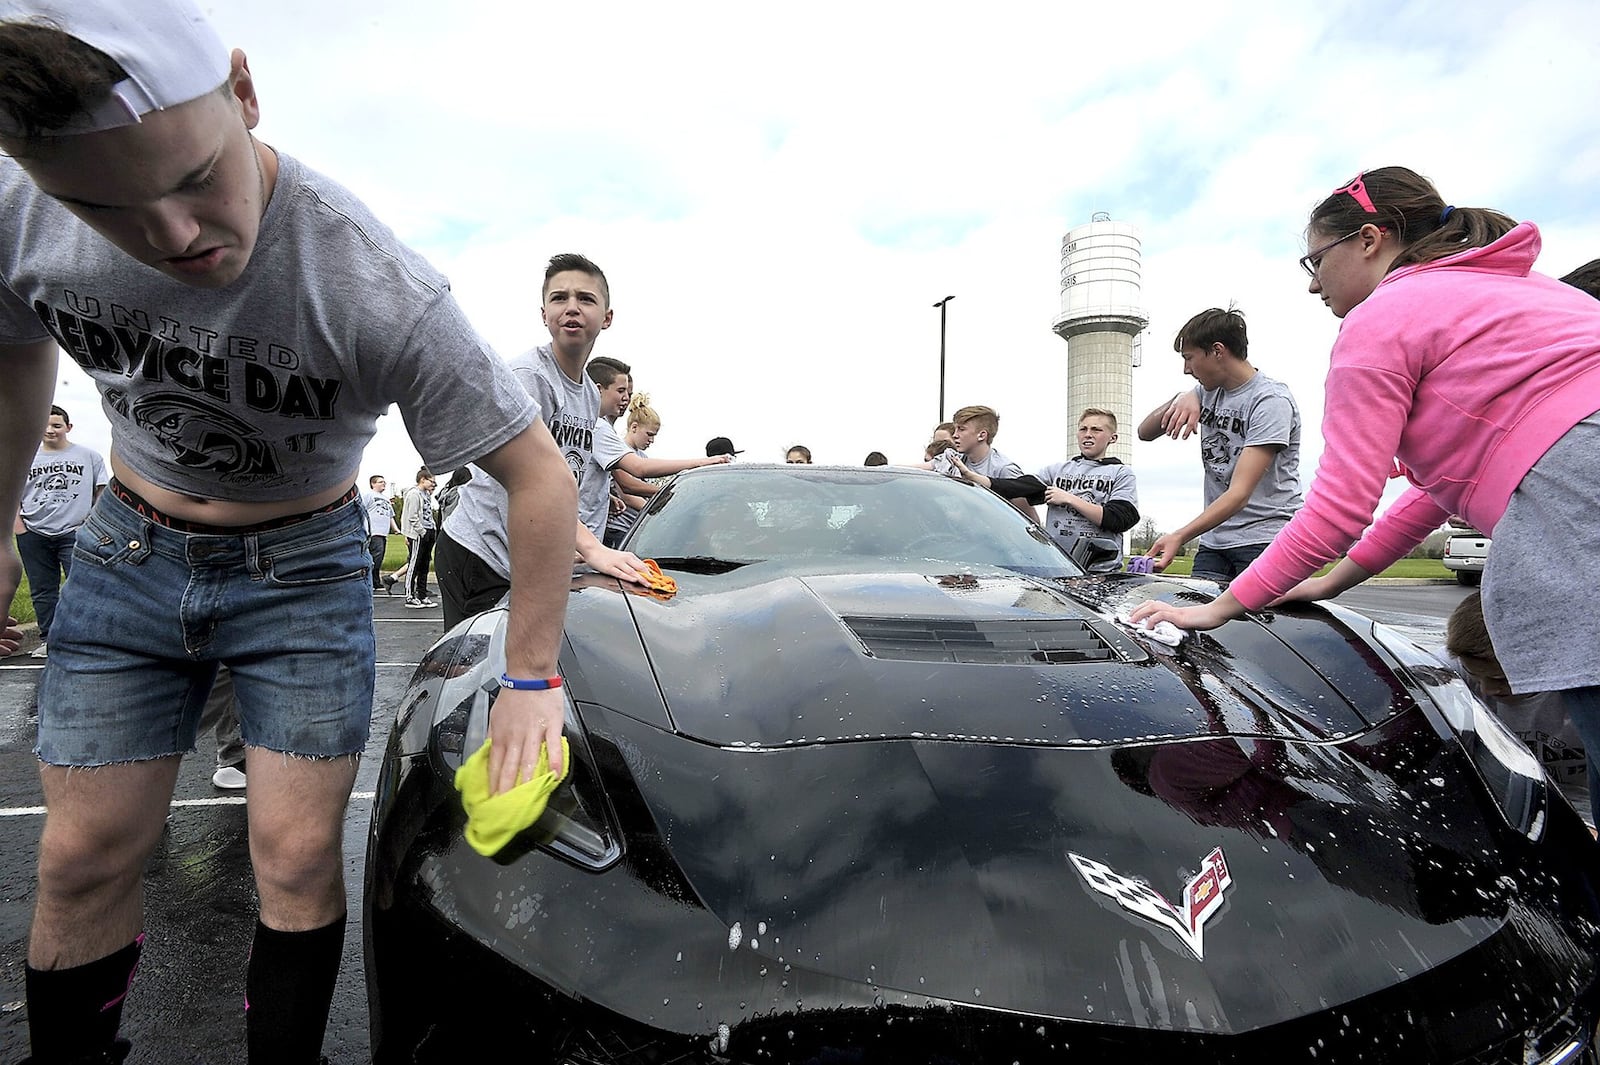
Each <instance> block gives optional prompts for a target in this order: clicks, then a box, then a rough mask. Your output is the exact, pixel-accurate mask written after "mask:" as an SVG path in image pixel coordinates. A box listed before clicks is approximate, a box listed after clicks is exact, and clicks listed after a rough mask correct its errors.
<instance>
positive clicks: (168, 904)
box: [0, 596, 443, 1065]
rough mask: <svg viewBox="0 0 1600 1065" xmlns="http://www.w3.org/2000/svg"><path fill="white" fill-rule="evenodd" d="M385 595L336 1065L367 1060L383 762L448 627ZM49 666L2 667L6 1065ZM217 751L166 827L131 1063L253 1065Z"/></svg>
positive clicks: (333, 1038) (350, 853)
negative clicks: (369, 936) (370, 892)
mask: <svg viewBox="0 0 1600 1065" xmlns="http://www.w3.org/2000/svg"><path fill="white" fill-rule="evenodd" d="M404 602H405V601H404V599H403V598H401V597H399V596H396V597H393V598H389V597H382V596H380V597H377V598H375V599H374V600H373V603H374V608H375V609H374V613H375V615H376V618H375V625H376V628H377V636H378V685H377V699H376V701H375V704H374V708H373V718H372V736H371V738H370V740H369V741H368V744H367V757H366V758H364V759H363V760H362V764H361V769H360V772H359V773H358V774H357V776H356V785H355V794H354V795H353V797H352V798H351V800H350V807H349V810H348V811H347V812H346V814H345V847H344V852H345V883H346V890H347V892H348V895H349V899H350V925H349V929H348V931H347V932H346V934H345V951H344V961H343V964H342V966H341V968H340V973H339V983H338V987H337V990H336V991H335V999H334V1005H333V1012H332V1015H331V1017H330V1019H329V1023H328V1037H327V1041H326V1043H325V1045H324V1052H325V1053H326V1054H327V1056H328V1059H329V1061H330V1062H332V1063H333V1065H357V1063H360V1062H366V1061H368V1060H369V1058H370V1055H369V1054H368V1051H367V999H366V985H365V982H364V979H363V976H362V960H361V923H360V918H361V874H362V868H363V864H364V859H365V854H364V851H365V847H366V831H367V820H368V817H369V816H370V814H371V809H372V807H371V801H372V789H373V785H374V782H375V780H376V778H377V774H378V761H379V758H380V757H381V756H382V753H383V748H384V745H385V744H386V743H387V742H388V738H389V727H390V725H391V724H392V722H393V719H394V711H395V707H396V704H397V702H398V700H399V698H400V695H401V693H402V692H403V691H404V689H405V686H406V683H407V682H408V681H409V680H410V678H411V673H412V670H413V669H414V668H415V667H416V663H417V660H418V659H420V658H421V657H422V653H423V652H424V651H425V650H426V649H427V648H428V646H429V645H430V644H432V643H433V641H434V640H436V639H438V637H439V635H440V634H441V631H442V626H443V623H442V620H441V615H440V612H439V610H438V608H433V609H424V610H408V609H406V608H405V606H404ZM42 668H43V663H41V662H38V661H36V660H34V659H31V658H29V657H27V656H26V655H19V656H14V657H12V658H8V659H4V660H0V1062H5V1063H10V1062H14V1061H17V1060H19V1059H20V1058H22V1057H23V1056H25V1055H26V1054H27V1050H28V1031H27V1019H26V1010H25V1009H24V1007H23V979H24V978H23V962H24V960H25V958H26V956H27V936H28V923H29V920H30V917H31V914H32V910H33V866H34V858H35V855H36V853H37V845H38V840H39V828H40V825H41V823H42V820H43V815H44V810H43V807H42V805H41V803H42V802H43V799H42V797H41V794H40V790H39V774H38V769H37V762H36V761H35V760H34V757H33V743H34V733H35V729H36V709H35V701H34V692H35V691H36V689H37V687H38V683H39V675H40V673H41V671H42ZM213 768H214V748H213V747H212V745H211V742H210V738H209V737H201V739H200V746H199V749H198V751H197V752H196V753H195V754H194V755H192V756H190V757H189V758H186V759H184V763H183V767H182V769H181V770H180V772H179V775H178V786H177V792H176V795H175V796H174V801H173V805H172V812H171V814H170V815H169V816H168V818H167V831H166V835H165V837H164V838H163V840H162V842H161V845H160V846H159V847H158V849H157V852H156V854H155V856H154V857H153V858H152V859H151V862H150V867H149V870H148V872H147V875H146V880H145V884H146V909H145V933H146V938H145V948H144V955H143V958H142V960H141V961H140V965H139V976H138V979H137V980H136V981H135V982H134V987H133V991H132V993H131V994H130V995H129V997H128V1003H127V1006H126V1009H125V1010H124V1013H123V1034H124V1035H126V1036H127V1037H129V1038H130V1039H132V1040H133V1043H134V1051H133V1055H132V1056H131V1057H130V1058H129V1059H128V1060H129V1062H130V1063H133V1065H156V1063H161V1065H189V1063H205V1065H243V1063H244V1060H245V1052H244V1012H243V1004H244V965H245V955H246V952H247V951H248V949H249V946H250V937H251V933H252V931H253V930H254V928H255V918H256V903H255V888H254V885H253V882H252V880H251V877H250V859H249V853H248V845H247V842H246V836H245V807H244V802H245V800H244V797H243V796H242V795H241V794H239V793H236V792H224V791H219V790H218V789H216V788H213V787H212V786H211V771H212V769H213Z"/></svg>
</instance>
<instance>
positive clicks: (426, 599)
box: [422, 595, 439, 606]
mask: <svg viewBox="0 0 1600 1065" xmlns="http://www.w3.org/2000/svg"><path fill="white" fill-rule="evenodd" d="M422 605H423V606H438V605H439V603H438V601H437V600H435V599H433V598H432V597H431V596H426V595H425V596H423V597H422Z"/></svg>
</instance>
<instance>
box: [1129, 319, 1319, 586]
mask: <svg viewBox="0 0 1600 1065" xmlns="http://www.w3.org/2000/svg"><path fill="white" fill-rule="evenodd" d="M1172 348H1173V350H1174V351H1176V352H1178V353H1179V354H1180V355H1182V356H1183V372H1184V373H1186V374H1188V375H1189V376H1190V377H1193V378H1194V379H1195V380H1196V381H1197V382H1199V383H1198V384H1197V385H1196V386H1195V387H1194V389H1193V390H1191V391H1189V392H1180V393H1179V394H1178V395H1176V396H1174V397H1173V398H1172V399H1170V400H1168V401H1167V402H1166V403H1163V404H1162V405H1161V406H1159V407H1157V408H1156V409H1155V410H1153V411H1151V412H1150V413H1149V414H1147V415H1145V418H1144V420H1143V421H1142V422H1140V423H1139V439H1140V440H1154V439H1156V438H1157V437H1159V436H1162V435H1164V434H1165V435H1169V436H1174V437H1176V436H1179V435H1182V436H1188V435H1189V432H1190V431H1191V430H1192V429H1193V428H1194V426H1195V425H1196V424H1198V426H1199V429H1198V431H1199V433H1200V463H1201V467H1202V469H1203V470H1204V473H1205V485H1204V489H1205V493H1204V494H1205V509H1203V510H1202V511H1201V512H1200V513H1199V514H1198V515H1196V516H1195V517H1194V518H1192V519H1191V520H1189V521H1188V522H1186V523H1184V525H1183V526H1182V527H1180V528H1179V529H1177V530H1176V531H1175V532H1170V533H1167V534H1166V535H1165V536H1162V537H1160V538H1158V539H1157V540H1156V542H1155V543H1154V544H1152V545H1151V546H1150V550H1149V552H1148V554H1149V555H1150V556H1151V557H1152V558H1154V559H1155V560H1156V562H1155V566H1156V568H1157V569H1165V568H1166V567H1167V565H1168V564H1169V563H1170V562H1171V561H1172V560H1173V558H1175V557H1176V556H1177V554H1178V552H1179V551H1180V550H1181V549H1182V548H1183V545H1184V544H1185V543H1187V542H1189V541H1190V540H1192V539H1194V538H1195V537H1197V536H1198V537H1199V538H1200V549H1199V551H1198V552H1196V554H1195V559H1194V569H1193V575H1194V576H1196V577H1204V578H1206V579H1208V580H1213V581H1216V582H1217V583H1218V584H1221V585H1224V586H1226V585H1227V584H1228V582H1230V581H1232V580H1233V578H1235V577H1237V576H1238V575H1239V574H1241V573H1243V572H1244V570H1245V567H1246V566H1248V565H1250V563H1251V562H1252V561H1254V560H1255V559H1256V557H1257V556H1259V555H1260V554H1261V552H1263V551H1265V550H1266V549H1267V545H1268V544H1270V543H1271V542H1272V538H1273V537H1274V536H1276V535H1277V534H1278V530H1279V529H1282V528H1283V527H1284V526H1285V525H1287V524H1289V519H1290V518H1291V517H1293V516H1294V512H1295V511H1297V510H1299V509H1300V505H1301V503H1302V502H1303V500H1302V499H1301V496H1300V409H1299V407H1297V406H1296V405H1295V402H1294V397H1293V396H1292V395H1290V394H1289V389H1288V386H1286V385H1284V384H1283V382H1281V381H1275V380H1273V379H1272V378H1270V377H1268V376H1267V375H1266V374H1263V373H1261V372H1259V371H1258V370H1257V369H1256V368H1255V367H1254V366H1252V365H1250V362H1249V360H1248V358H1247V352H1248V350H1249V340H1248V338H1247V336H1246V333H1245V325H1244V316H1243V315H1242V314H1240V313H1239V312H1238V311H1236V310H1226V311H1224V310H1220V309H1218V308H1215V307H1213V308H1211V309H1210V310H1205V311H1201V312H1200V313H1199V314H1197V315H1195V316H1194V317H1193V318H1191V319H1189V321H1188V322H1187V323H1185V324H1184V327H1183V328H1182V329H1181V330H1179V332H1178V335H1177V337H1176V339H1174V340H1173V343H1172Z"/></svg>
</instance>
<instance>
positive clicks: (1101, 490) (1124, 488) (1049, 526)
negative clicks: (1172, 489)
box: [1034, 455, 1139, 573]
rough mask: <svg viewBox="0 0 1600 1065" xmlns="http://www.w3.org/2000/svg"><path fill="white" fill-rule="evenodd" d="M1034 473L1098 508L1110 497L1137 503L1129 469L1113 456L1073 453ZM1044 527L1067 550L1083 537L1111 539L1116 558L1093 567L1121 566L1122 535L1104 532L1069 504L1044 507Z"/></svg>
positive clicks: (1104, 569) (1108, 570)
mask: <svg viewBox="0 0 1600 1065" xmlns="http://www.w3.org/2000/svg"><path fill="white" fill-rule="evenodd" d="M1034 476H1035V477H1038V478H1039V480H1041V481H1043V482H1044V484H1045V487H1047V488H1051V487H1053V488H1059V489H1061V490H1062V491H1063V492H1071V493H1072V494H1073V495H1075V496H1080V497H1082V498H1083V499H1087V500H1088V501H1089V502H1091V503H1095V504H1097V505H1099V506H1102V507H1103V506H1105V505H1106V504H1107V503H1110V502H1111V501H1112V500H1122V501H1123V502H1126V503H1129V504H1132V505H1133V506H1135V507H1137V506H1138V505H1139V491H1138V487H1137V485H1136V483H1135V481H1134V477H1133V470H1132V469H1130V468H1129V467H1127V466H1125V465H1123V464H1122V462H1121V461H1119V460H1117V459H1086V458H1084V457H1083V456H1082V455H1074V456H1072V457H1071V458H1070V459H1067V461H1065V462H1057V463H1054V464H1052V465H1049V466H1046V467H1044V469H1042V470H1040V471H1039V472H1038V473H1036V474H1034ZM1044 527H1045V531H1046V532H1048V533H1049V534H1050V537H1051V539H1053V540H1055V542H1056V543H1058V544H1060V545H1061V549H1062V550H1063V551H1066V552H1068V553H1071V551H1072V548H1073V546H1074V545H1076V544H1077V542H1078V541H1079V540H1081V539H1083V538H1084V537H1086V536H1096V537H1103V538H1107V539H1111V540H1115V541H1116V543H1117V557H1116V558H1115V559H1111V560H1107V561H1106V562H1103V563H1100V564H1099V565H1097V566H1095V567H1094V568H1095V570H1096V571H1097V572H1102V573H1114V572H1116V571H1117V570H1120V569H1121V568H1122V534H1121V533H1108V532H1106V531H1105V530H1104V529H1102V528H1100V526H1098V525H1096V524H1095V523H1094V522H1092V521H1090V520H1089V519H1088V518H1086V517H1084V516H1083V515H1082V514H1080V513H1078V511H1076V510H1074V509H1073V508H1072V507H1053V506H1047V507H1045V511H1044Z"/></svg>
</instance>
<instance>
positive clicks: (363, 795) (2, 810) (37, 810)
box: [0, 791, 377, 817]
mask: <svg viewBox="0 0 1600 1065" xmlns="http://www.w3.org/2000/svg"><path fill="white" fill-rule="evenodd" d="M376 794H377V792H373V791H352V792H351V793H350V801H351V802H355V801H356V800H358V799H359V800H361V801H362V802H367V801H370V800H371V799H372V797H373V796H374V795H376ZM244 804H245V797H244V796H243V795H219V796H217V797H216V798H214V799H173V800H172V806H173V808H177V807H179V806H243V805H244ZM42 816H44V807H43V806H12V807H9V808H6V807H0V817H42Z"/></svg>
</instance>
